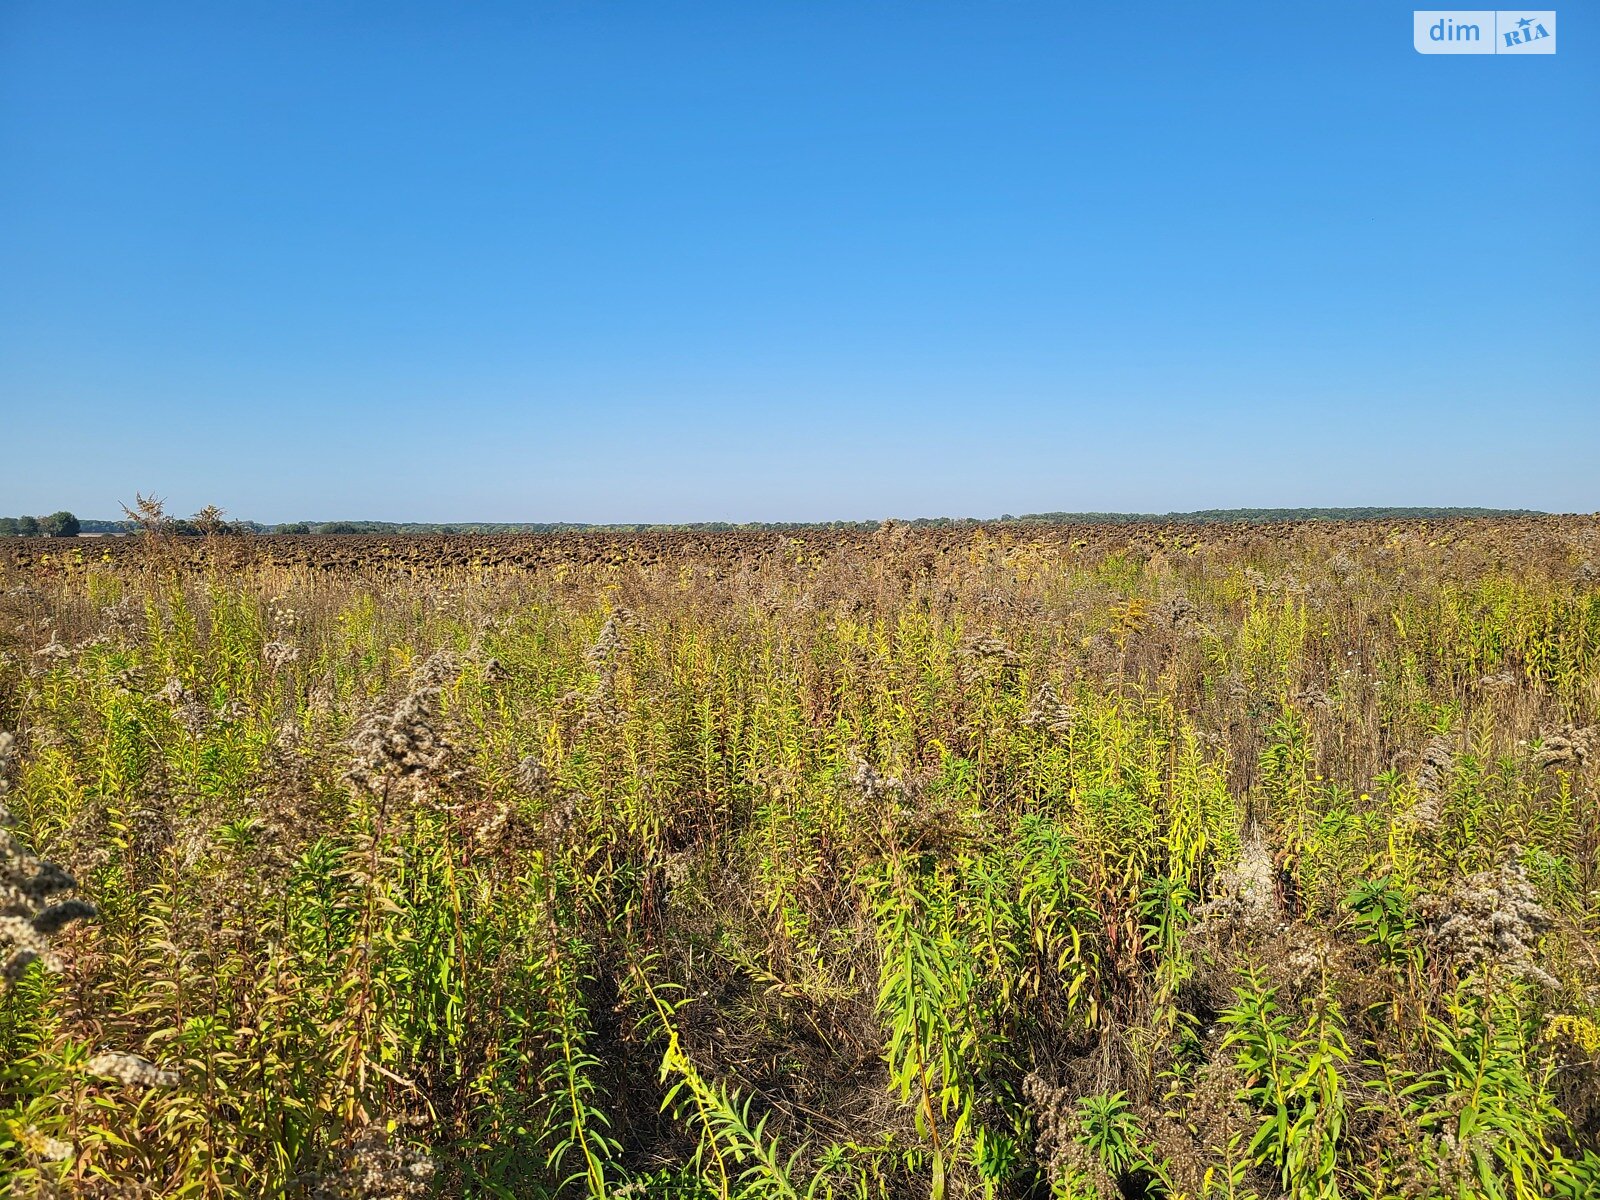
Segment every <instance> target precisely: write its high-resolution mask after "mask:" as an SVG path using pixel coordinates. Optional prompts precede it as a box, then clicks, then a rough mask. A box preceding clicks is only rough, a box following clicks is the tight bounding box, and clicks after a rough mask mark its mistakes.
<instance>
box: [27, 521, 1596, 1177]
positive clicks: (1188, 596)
mask: <svg viewBox="0 0 1600 1200" xmlns="http://www.w3.org/2000/svg"><path fill="white" fill-rule="evenodd" d="M318 541H320V542H321V543H322V545H321V547H320V548H316V549H312V548H310V547H309V546H307V543H305V542H303V541H296V540H292V539H287V540H284V541H282V542H280V541H278V540H277V539H229V538H223V537H220V536H219V537H214V538H211V539H185V540H184V541H183V542H182V543H179V542H177V541H173V540H171V539H167V538H165V537H164V536H163V535H162V534H161V531H160V530H159V529H152V531H151V532H150V533H149V534H148V535H147V536H146V537H145V538H144V539H143V540H141V541H139V542H138V543H137V544H135V543H134V542H131V541H130V542H127V543H122V544H119V545H117V546H115V547H114V548H113V547H109V546H106V545H96V544H93V543H88V544H83V545H78V546H69V545H67V544H61V545H59V546H58V545H56V544H54V543H50V544H44V545H40V544H30V545H29V546H28V547H27V548H26V549H19V548H18V547H17V546H16V545H15V544H12V545H11V546H10V547H9V548H8V547H5V546H0V730H5V731H7V732H8V733H9V734H11V735H14V736H5V735H0V779H3V782H0V807H3V808H4V809H5V810H8V811H9V815H10V820H11V828H10V830H9V833H7V832H4V831H0V971H3V975H4V977H5V978H4V981H0V1180H3V1181H4V1182H3V1183H0V1193H5V1194H9V1195H13V1196H18V1197H24V1196H36V1195H37V1196H57V1195H60V1196H92V1197H130V1198H131V1197H146V1196H178V1195H182V1196H194V1197H213V1196H238V1197H252V1198H254V1197H279V1196H293V1197H324V1198H332V1197H352V1198H353V1197H365V1198H369V1200H372V1198H377V1197H392V1198H396V1200H398V1198H401V1197H421V1196H430V1195H438V1196H448V1197H466V1196H472V1197H585V1196H593V1197H601V1196H614V1197H619V1198H620V1197H648V1196H656V1197H680V1198H683V1200H690V1198H710V1197H743V1198H751V1200H754V1198H758V1197H759V1198H767V1197H771V1198H782V1197H788V1198H796V1200H797V1198H799V1197H837V1198H839V1200H844V1198H846V1197H859V1198H869V1197H906V1198H919V1200H920V1198H924V1197H936V1198H937V1197H946V1196H948V1197H957V1196H984V1197H989V1196H994V1197H1050V1196H1056V1197H1070V1198H1073V1200H1088V1198H1090V1197H1105V1198H1108V1200H1109V1198H1114V1197H1118V1196H1129V1197H1138V1196H1148V1197H1190V1198H1195V1200H1198V1198H1202V1197H1204V1198H1218V1200H1221V1198H1229V1200H1235V1198H1244V1197H1259V1198H1261V1200H1267V1198H1269V1197H1292V1198H1294V1200H1325V1198H1330V1197H1335V1196H1346V1197H1368V1196H1370V1197H1391V1196H1392V1197H1450V1198H1457V1197H1476V1196H1488V1197H1508V1198H1517V1200H1523V1198H1528V1197H1536V1196H1562V1197H1570V1198H1574V1200H1576V1198H1579V1197H1594V1196H1596V1195H1600V812H1597V808H1596V786H1597V783H1600V730H1596V729H1595V728H1593V727H1594V726H1596V725H1600V522H1597V521H1595V520H1591V519H1587V518H1562V519H1549V520H1519V521H1514V522H1494V521H1470V522H1459V523H1446V524H1432V525H1428V524H1399V525H1388V524H1376V523H1371V524H1360V525H1317V526H1275V527H1272V528H1271V529H1268V530H1248V529H1246V530H1241V529H1208V530H1201V529H1170V530H1162V529H1158V528H1138V529H1132V530H1127V529H1123V530H1113V531H1107V530H1099V531H1097V532H1095V533H1093V534H1083V535H1082V536H1079V535H1078V534H1076V533H1070V532H1069V533H1068V534H1066V535H1063V534H1062V533H1061V532H1060V531H1054V532H1051V531H1044V530H1041V531H1038V532H1037V533H1036V534H1035V533H1029V532H1028V531H1026V530H1015V529H1013V530H1009V531H1006V532H1004V533H1003V534H1002V533H1001V532H1000V531H996V530H978V531H971V530H966V531H960V532H958V533H951V532H949V531H939V532H929V533H922V532H919V531H908V530H906V529H905V528H904V527H892V526H891V527H886V528H884V529H883V530H881V531H879V533H878V534H876V535H870V534H867V535H854V534H852V535H848V536H847V535H842V534H841V535H838V536H837V537H829V536H826V535H810V536H804V537H787V536H786V537H775V536H764V537H762V538H759V539H755V538H750V537H739V536H734V535H728V536H720V537H719V536H717V535H705V536H693V537H684V538H682V539H679V540H676V541H675V540H674V539H672V538H670V537H666V536H663V535H657V536H654V537H651V538H642V539H638V540H634V541H630V540H629V539H627V538H620V537H613V538H606V539H598V540H596V539H589V540H588V541H585V540H584V539H581V538H579V539H572V538H568V539H564V540H563V539H548V540H541V539H538V538H525V539H498V540H496V539H477V540H473V541H468V542H467V543H466V552H465V553H463V552H462V551H461V545H460V543H456V544H455V545H456V550H455V551H454V552H452V551H450V546H451V544H452V543H449V542H444V541H440V540H438V539H434V540H431V541H425V542H422V543H420V546H421V549H418V548H417V547H415V546H409V545H408V544H407V543H405V541H404V539H399V540H397V539H382V540H380V539H363V540H360V541H357V542H352V543H342V542H341V541H340V540H339V539H326V538H325V539H318ZM341 545H342V546H343V549H339V548H338V547H340V546H341ZM597 545H598V546H600V547H601V549H600V551H599V552H591V551H592V550H593V548H594V547H595V546H597ZM297 546H298V547H302V548H303V551H304V552H303V554H302V553H301V551H300V550H297V549H296V547H297ZM380 546H383V547H387V548H388V549H387V551H386V552H385V551H380V549H379V547H380ZM484 546H487V547H488V550H487V551H483V552H480V550H481V548H482V547H484ZM430 547H440V548H441V549H439V551H438V552H437V553H435V552H434V550H433V549H430ZM519 547H520V548H519ZM586 547H587V548H586ZM319 556H320V557H319ZM51 862H53V863H56V864H59V866H57V867H52V866H50V865H49V863H51ZM74 885H75V886H74Z"/></svg>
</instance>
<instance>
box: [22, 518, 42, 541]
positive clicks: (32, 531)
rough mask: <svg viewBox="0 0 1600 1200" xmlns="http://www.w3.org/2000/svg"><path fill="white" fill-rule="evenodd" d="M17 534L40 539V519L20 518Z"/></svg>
mask: <svg viewBox="0 0 1600 1200" xmlns="http://www.w3.org/2000/svg"><path fill="white" fill-rule="evenodd" d="M17 532H18V533H19V534H21V535H22V536H23V537H38V536H39V518H38V517H18V518H17Z"/></svg>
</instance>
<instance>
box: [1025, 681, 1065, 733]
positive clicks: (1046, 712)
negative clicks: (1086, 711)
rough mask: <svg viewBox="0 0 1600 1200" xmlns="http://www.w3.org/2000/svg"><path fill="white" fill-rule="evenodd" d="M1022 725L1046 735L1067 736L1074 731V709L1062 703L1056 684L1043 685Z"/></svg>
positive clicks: (1034, 696)
mask: <svg viewBox="0 0 1600 1200" xmlns="http://www.w3.org/2000/svg"><path fill="white" fill-rule="evenodd" d="M1022 723H1023V725H1025V726H1026V727H1027V728H1029V729H1038V730H1042V731H1043V732H1045V733H1054V734H1067V733H1070V732H1071V731H1072V707H1071V706H1070V705H1068V704H1066V703H1065V702H1063V701H1062V699H1061V694H1060V693H1059V692H1057V691H1056V687H1055V684H1053V683H1041V684H1040V685H1039V688H1038V690H1037V691H1035V692H1034V693H1033V704H1032V706H1031V707H1030V708H1029V709H1028V712H1027V715H1025V716H1024V717H1023V718H1022Z"/></svg>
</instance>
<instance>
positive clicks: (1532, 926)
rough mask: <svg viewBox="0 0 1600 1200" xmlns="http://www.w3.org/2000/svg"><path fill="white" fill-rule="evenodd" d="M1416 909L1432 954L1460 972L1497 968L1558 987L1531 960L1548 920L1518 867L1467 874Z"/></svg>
mask: <svg viewBox="0 0 1600 1200" xmlns="http://www.w3.org/2000/svg"><path fill="white" fill-rule="evenodd" d="M1417 911H1418V912H1419V913H1420V914H1421V916H1422V919H1423V927H1424V929H1425V931H1426V935H1427V938H1428V941H1429V942H1430V943H1431V944H1432V945H1433V947H1434V948H1435V951H1436V952H1437V953H1438V954H1440V955H1441V956H1442V957H1444V958H1445V959H1447V960H1449V961H1451V962H1454V963H1456V964H1457V965H1458V966H1459V967H1461V968H1462V969H1464V970H1471V969H1473V968H1476V967H1478V966H1484V965H1499V966H1503V967H1507V968H1509V969H1510V970H1512V971H1513V972H1514V973H1516V974H1518V975H1521V976H1524V977H1525V978H1529V979H1534V980H1537V981H1538V982H1540V983H1543V984H1544V985H1546V986H1547V987H1555V986H1558V985H1557V983H1556V981H1555V980H1554V979H1553V978H1552V977H1551V976H1550V975H1548V974H1546V973H1545V972H1544V971H1543V970H1541V969H1540V968H1539V967H1538V966H1537V964H1536V963H1535V962H1534V955H1535V952H1536V949H1537V945H1538V940H1539V937H1540V936H1541V935H1542V934H1543V933H1544V932H1545V931H1546V930H1547V929H1549V928H1550V925H1551V919H1550V914H1549V913H1548V912H1546V911H1545V909H1544V907H1543V906H1542V905H1541V904H1540V903H1539V898H1538V895H1537V894H1536V893H1535V892H1534V890H1533V885H1532V884H1530V883H1529V882H1528V875H1527V872H1526V871H1524V870H1523V869H1522V866H1521V865H1520V864H1518V863H1515V862H1510V863H1506V864H1505V865H1504V866H1502V867H1500V868H1499V869H1498V870H1493V871H1479V872H1477V873H1476V874H1473V875H1469V876H1467V877H1466V878H1465V879H1463V880H1461V881H1460V882H1459V883H1458V884H1456V886H1455V887H1453V888H1452V889H1451V890H1450V891H1449V892H1448V893H1447V894H1446V895H1443V896H1422V897H1420V898H1419V899H1418V900H1417Z"/></svg>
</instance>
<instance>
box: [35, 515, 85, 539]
mask: <svg viewBox="0 0 1600 1200" xmlns="http://www.w3.org/2000/svg"><path fill="white" fill-rule="evenodd" d="M79 528H80V527H79V525H78V518H77V517H75V516H73V515H72V514H71V513H69V512H54V513H51V514H50V515H49V516H48V517H40V518H39V530H40V532H42V533H43V534H44V535H45V536H46V537H58V538H61V537H77V536H78V533H79Z"/></svg>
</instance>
